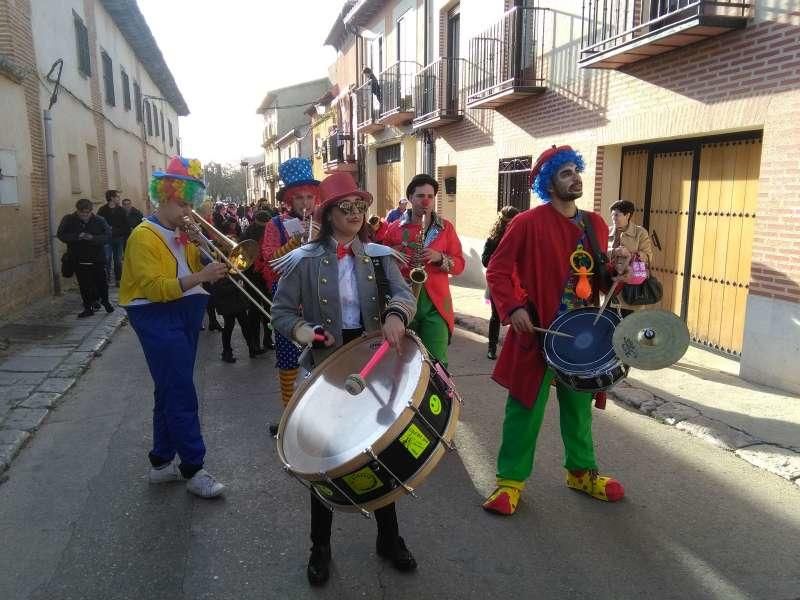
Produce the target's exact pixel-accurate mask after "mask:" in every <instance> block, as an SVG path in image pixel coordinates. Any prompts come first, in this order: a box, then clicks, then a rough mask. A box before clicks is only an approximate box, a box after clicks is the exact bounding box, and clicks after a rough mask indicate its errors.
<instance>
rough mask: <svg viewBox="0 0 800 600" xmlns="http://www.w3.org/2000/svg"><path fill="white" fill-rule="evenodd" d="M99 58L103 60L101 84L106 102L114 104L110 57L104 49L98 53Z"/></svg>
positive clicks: (112, 71)
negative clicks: (103, 87)
mask: <svg viewBox="0 0 800 600" xmlns="http://www.w3.org/2000/svg"><path fill="white" fill-rule="evenodd" d="M100 58H101V59H102V60H103V85H104V86H105V92H106V104H108V105H109V106H115V105H116V103H117V99H116V98H115V96H114V65H113V64H112V63H111V57H110V56H109V55H108V54H107V53H106V52H105V51H104V52H101V53H100Z"/></svg>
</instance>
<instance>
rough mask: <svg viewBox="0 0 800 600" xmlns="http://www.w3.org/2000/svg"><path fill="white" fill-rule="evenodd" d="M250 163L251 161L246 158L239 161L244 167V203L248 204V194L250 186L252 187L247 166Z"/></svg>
mask: <svg viewBox="0 0 800 600" xmlns="http://www.w3.org/2000/svg"><path fill="white" fill-rule="evenodd" d="M249 164H250V163H248V162H247V161H246V160H242V162H240V163H239V166H240V167H242V173H243V174H244V203H245V204H247V202H248V200H249V198H248V195H247V192H248V188H249V187H250V182H249V178H248V177H247V166H248V165H249Z"/></svg>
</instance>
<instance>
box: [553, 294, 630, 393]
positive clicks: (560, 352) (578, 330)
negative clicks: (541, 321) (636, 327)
mask: <svg viewBox="0 0 800 600" xmlns="http://www.w3.org/2000/svg"><path fill="white" fill-rule="evenodd" d="M598 310H599V309H597V308H593V307H586V308H578V309H575V310H570V311H568V312H565V313H563V314H561V315H559V316H558V317H556V319H555V320H554V321H553V323H552V324H551V325H550V327H549V329H551V330H553V331H558V332H561V333H568V334H570V335H571V336H574V337H571V338H566V337H563V336H558V335H553V334H552V333H546V334H545V335H544V344H543V347H544V358H545V360H546V361H547V364H548V365H550V367H551V368H552V369H553V371H554V372H555V375H556V378H557V379H558V380H559V381H560V382H562V383H563V384H564V385H566V386H567V387H570V388H572V389H573V390H577V391H579V392H599V391H602V390H607V389H609V388H610V387H612V386H614V385H615V384H616V383H617V382H619V381H621V380H622V379H624V378H625V377H627V375H628V371H629V370H630V367H628V365H626V364H624V363H623V362H622V361H621V360H620V359H619V358H618V357H617V355H616V354H615V352H614V344H613V341H612V339H613V336H614V329H615V328H616V326H617V325H619V323H620V321H621V319H620V317H619V315H617V313H616V312H614V311H611V310H605V311H603V313H602V314H601V315H600V319H599V320H598V321H597V323H596V324H593V322H594V319H595V317H596V316H597V311H598Z"/></svg>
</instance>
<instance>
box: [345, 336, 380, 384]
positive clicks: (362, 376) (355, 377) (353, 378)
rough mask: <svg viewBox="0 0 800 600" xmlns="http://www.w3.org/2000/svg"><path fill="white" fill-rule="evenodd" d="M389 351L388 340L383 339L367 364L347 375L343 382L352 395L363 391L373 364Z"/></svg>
mask: <svg viewBox="0 0 800 600" xmlns="http://www.w3.org/2000/svg"><path fill="white" fill-rule="evenodd" d="M388 351H389V342H388V341H386V340H383V343H382V344H381V345H380V346H379V347H378V349H377V350H376V351H375V354H373V355H372V358H370V359H369V360H368V361H367V364H365V365H364V368H363V369H361V372H360V373H353V374H351V375H348V376H347V379H346V380H345V382H344V387H345V389H346V390H347V391H348V392H350V393H351V394H352V395H353V396H357V395H358V394H360V393H361V392H363V391H364V388H366V387H367V377H369V374H370V373H371V372H372V370H373V369H374V368H375V366H376V365H377V364H378V363H379V362H380V361H381V359H382V358H383V357H384V356H386V353H387V352H388Z"/></svg>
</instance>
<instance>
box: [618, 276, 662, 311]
mask: <svg viewBox="0 0 800 600" xmlns="http://www.w3.org/2000/svg"><path fill="white" fill-rule="evenodd" d="M663 295H664V287H663V286H662V285H661V282H660V281H659V280H658V279H656V278H655V276H653V275H650V276H649V277H648V278H647V279H645V280H644V282H642V283H640V284H639V285H632V284H630V283H626V284H625V285H624V286H623V287H622V292H621V294H620V296H621V297H622V301H623V302H625V304H628V305H630V306H644V305H646V304H657V303H658V302H660V301H661V297H662V296H663Z"/></svg>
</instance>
